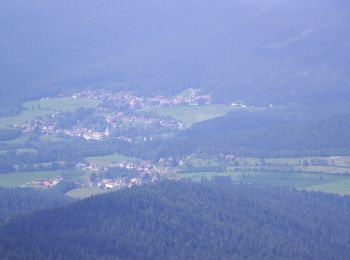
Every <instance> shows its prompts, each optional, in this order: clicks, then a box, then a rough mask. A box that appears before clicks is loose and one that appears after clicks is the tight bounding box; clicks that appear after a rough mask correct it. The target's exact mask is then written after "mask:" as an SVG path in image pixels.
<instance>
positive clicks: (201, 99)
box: [73, 89, 212, 109]
mask: <svg viewBox="0 0 350 260" xmlns="http://www.w3.org/2000/svg"><path fill="white" fill-rule="evenodd" d="M187 92H188V93H187V94H179V95H177V96H174V97H165V96H156V97H151V98H145V97H138V96H135V95H132V94H130V93H128V92H118V93H112V92H109V91H106V90H86V91H82V92H80V93H76V94H73V98H78V97H87V98H91V99H95V100H100V101H111V102H113V103H116V104H124V105H128V106H129V107H130V109H142V108H147V107H153V106H157V105H158V106H172V105H181V104H187V105H201V104H210V103H211V101H212V98H211V96H210V95H200V94H199V92H200V91H199V90H198V89H188V91H187Z"/></svg>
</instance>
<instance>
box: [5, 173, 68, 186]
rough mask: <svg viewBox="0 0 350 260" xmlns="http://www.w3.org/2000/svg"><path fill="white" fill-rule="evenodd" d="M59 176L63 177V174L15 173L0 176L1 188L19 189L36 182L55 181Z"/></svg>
mask: <svg viewBox="0 0 350 260" xmlns="http://www.w3.org/2000/svg"><path fill="white" fill-rule="evenodd" d="M59 176H61V173H60V172H58V171H45V172H14V173H6V174H0V186H2V187H19V186H22V185H25V184H26V183H28V182H31V181H34V180H38V179H54V178H56V177H59Z"/></svg>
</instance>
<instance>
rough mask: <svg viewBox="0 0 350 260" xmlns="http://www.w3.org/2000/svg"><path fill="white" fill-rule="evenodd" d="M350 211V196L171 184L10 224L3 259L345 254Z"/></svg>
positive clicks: (0, 241)
mask: <svg viewBox="0 0 350 260" xmlns="http://www.w3.org/2000/svg"><path fill="white" fill-rule="evenodd" d="M349 214H350V199H349V197H339V196H335V195H326V194H322V193H309V192H303V191H295V190H289V189H278V188H269V187H256V186H250V185H223V186H219V185H214V184H209V183H206V184H194V183H181V182H179V183H168V182H164V183H160V184H158V185H149V186H148V185H146V186H141V187H137V188H133V189H127V190H123V191H119V192H113V193H109V194H106V195H101V196H97V197H93V198H90V199H86V200H83V201H78V202H76V203H72V204H70V205H68V206H65V207H59V208H55V209H51V210H45V211H40V212H37V213H35V214H33V215H32V216H28V217H25V218H19V219H17V220H15V221H13V222H9V223H8V224H7V225H5V226H3V227H2V228H0V257H1V258H11V259H23V258H28V259H30V258H35V259H45V258H51V259H52V258H62V259H67V258H69V259H96V258H98V259H112V258H113V259H169V258H173V259H348V256H349V254H350V246H349V245H350V228H349V225H348V216H349Z"/></svg>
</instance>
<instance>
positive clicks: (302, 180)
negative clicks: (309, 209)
mask: <svg viewBox="0 0 350 260" xmlns="http://www.w3.org/2000/svg"><path fill="white" fill-rule="evenodd" d="M213 176H231V180H232V182H236V183H246V184H255V185H273V186H286V187H293V188H297V189H306V190H314V191H323V192H330V193H337V194H342V195H350V176H349V175H330V174H322V173H320V174H316V173H288V172H263V171H261V172H239V171H232V172H230V171H227V172H196V173H177V177H178V178H179V179H186V178H190V179H192V180H194V181H201V179H202V178H207V179H208V180H211V179H212V178H213Z"/></svg>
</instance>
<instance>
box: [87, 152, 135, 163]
mask: <svg viewBox="0 0 350 260" xmlns="http://www.w3.org/2000/svg"><path fill="white" fill-rule="evenodd" d="M85 160H86V161H88V162H89V163H90V164H96V165H99V166H108V165H110V164H112V163H121V162H123V161H135V160H137V159H136V158H133V157H127V156H124V155H121V154H112V155H107V156H97V157H87V158H85Z"/></svg>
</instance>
